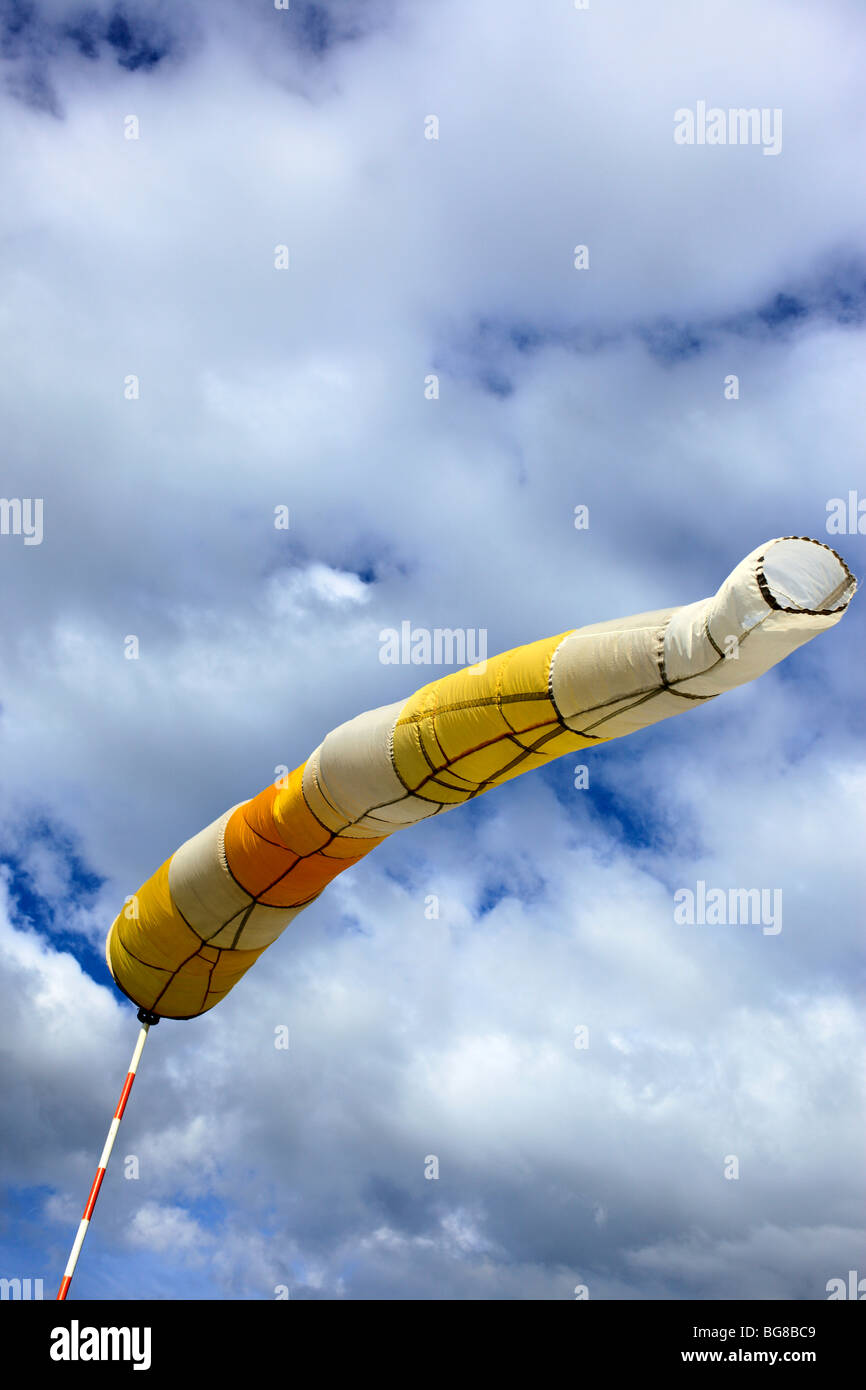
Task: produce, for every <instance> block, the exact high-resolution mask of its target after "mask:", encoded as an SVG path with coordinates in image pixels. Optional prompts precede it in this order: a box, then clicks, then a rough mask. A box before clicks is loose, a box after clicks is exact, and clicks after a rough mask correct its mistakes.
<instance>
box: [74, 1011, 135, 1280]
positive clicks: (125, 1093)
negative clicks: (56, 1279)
mask: <svg viewBox="0 0 866 1390" xmlns="http://www.w3.org/2000/svg"><path fill="white" fill-rule="evenodd" d="M138 1021H139V1023H140V1024H141V1032H140V1033H139V1035H138V1042H137V1043H136V1044H135V1051H134V1052H133V1054H132V1060H131V1062H130V1064H129V1071H128V1072H127V1073H126V1080H125V1081H124V1083H123V1090H122V1091H121V1093H120V1100H119V1101H118V1102H117V1109H116V1110H115V1112H114V1119H113V1120H112V1121H111V1127H110V1128H109V1131H108V1138H107V1139H106V1141H105V1147H104V1149H103V1150H102V1157H101V1158H100V1160H99V1167H98V1168H97V1170H96V1177H95V1178H94V1179H93V1182H92V1184H91V1187H90V1193H89V1195H88V1198H87V1203H86V1205H85V1208H84V1215H83V1216H82V1218H81V1224H80V1226H79V1227H78V1234H77V1235H76V1237H75V1242H74V1244H73V1246H72V1250H71V1251H70V1254H69V1259H68V1260H67V1262H66V1272H65V1274H64V1275H63V1278H62V1280H61V1282H60V1288H59V1289H58V1290H57V1299H58V1301H62V1300H64V1299H65V1298H66V1295H67V1294H68V1292H69V1285H70V1284H71V1283H72V1276H73V1274H74V1273H75V1266H76V1265H77V1263H78V1256H79V1255H80V1254H81V1247H82V1245H83V1244H84V1237H85V1236H86V1235H87V1230H88V1227H89V1226H90V1218H91V1217H92V1215H93V1208H94V1207H95V1206H96V1199H97V1197H98V1196H99V1189H100V1188H101V1186H102V1179H103V1178H104V1177H105V1170H106V1168H107V1167H108V1160H109V1159H110V1158H111V1150H112V1149H113V1148H114V1141H115V1139H116V1138H117V1131H118V1130H119V1129H120V1122H121V1120H122V1119H123V1112H124V1110H125V1109H126V1102H127V1100H128V1099H129V1093H130V1091H131V1090H132V1083H133V1081H134V1080H135V1072H136V1068H137V1067H138V1064H139V1062H140V1061H141V1054H142V1052H143V1050H144V1044H145V1043H146V1041H147V1034H148V1031H149V1030H150V1025H151V1024H152V1023H159V1015H158V1014H149V1013H147V1012H146V1011H145V1010H144V1009H139V1011H138Z"/></svg>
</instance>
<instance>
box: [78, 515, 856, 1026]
mask: <svg viewBox="0 0 866 1390" xmlns="http://www.w3.org/2000/svg"><path fill="white" fill-rule="evenodd" d="M856 587H857V585H856V581H855V579H854V577H853V576H852V574H851V572H850V570H849V569H848V566H847V565H846V564H845V562H844V560H842V558H841V556H839V555H837V554H836V552H835V550H831V549H830V547H829V546H827V545H824V544H822V543H821V542H820V541H813V540H809V539H808V538H806V537H798V536H786V537H782V538H780V539H778V540H772V541H768V542H767V543H766V544H765V545H762V546H759V547H758V549H757V550H753V551H752V553H751V554H750V555H747V556H746V558H745V560H743V561H742V562H741V564H739V565H738V566H737V567H736V569H735V570H734V571H733V573H732V574H731V575H730V577H729V578H728V579H726V580H725V582H724V583H723V584H722V586H721V588H720V589H719V591H718V593H717V594H715V595H714V597H712V598H707V599H701V600H700V601H699V602H697V603H691V604H687V605H686V606H684V607H677V608H665V609H660V610H658V611H656V612H652V613H639V614H637V615H636V616H634V617H630V618H619V619H615V620H613V621H611V622H602V623H594V624H592V625H590V626H589V627H582V628H578V629H576V630H575V631H570V632H565V633H560V634H559V635H558V636H556V637H546V638H543V639H542V640H541V641H538V642H531V643H529V644H528V645H527V646H522V647H515V648H514V649H513V650H512V651H508V652H504V653H503V654H502V655H501V656H497V657H493V658H490V659H489V660H486V661H484V662H481V663H479V664H477V665H475V666H470V667H465V668H463V669H462V670H459V671H456V672H453V673H452V674H450V675H447V676H443V677H442V678H441V679H439V680H435V681H432V682H431V683H430V684H429V685H425V686H423V687H422V688H421V689H420V690H418V691H417V692H416V693H415V694H414V695H411V696H410V697H409V699H408V700H398V701H396V703H394V704H391V705H385V706H383V707H382V708H381V709H375V710H370V711H368V712H367V713H366V714H359V715H358V716H357V718H355V719H351V720H349V722H348V723H346V724H341V725H340V726H339V727H338V728H336V729H334V730H333V731H332V732H331V733H329V734H328V735H327V737H326V738H325V739H324V741H323V742H322V743H321V744H320V745H319V747H318V748H317V749H316V750H315V752H314V753H312V754H311V755H310V757H309V758H308V759H307V761H306V762H305V763H303V764H302V765H301V766H300V767H299V768H296V770H295V771H294V772H293V773H292V774H291V775H290V776H289V777H287V778H286V779H285V781H284V783H277V784H276V785H273V786H269V787H266V788H265V790H264V791H262V792H260V793H259V794H258V796H254V797H253V798H252V800H250V801H244V802H242V803H240V804H239V805H237V806H234V807H232V809H231V810H229V811H226V812H225V814H224V815H222V816H220V817H219V819H218V820H215V821H213V822H212V824H211V825H209V826H207V828H206V829H204V830H201V831H200V832H199V833H198V834H197V835H194V836H193V837H192V839H191V840H187V841H186V842H185V844H183V845H181V847H180V849H178V850H176V851H175V853H174V854H173V855H172V856H171V858H170V859H168V860H167V861H166V862H165V863H164V864H163V865H162V867H161V868H160V869H158V870H157V872H156V873H155V874H154V875H153V877H152V878H150V879H148V881H147V883H145V884H144V886H143V887H142V888H141V889H139V891H138V893H137V894H136V895H134V897H133V898H132V900H131V901H128V902H127V905H126V907H125V908H124V910H123V911H122V912H121V913H120V915H119V916H118V917H117V918H116V920H115V921H114V922H113V923H112V926H111V928H110V930H109V932H108V937H107V939H106V959H107V962H108V968H109V970H110V971H111V974H112V976H113V978H114V980H115V982H116V983H117V985H118V986H119V987H120V989H121V990H122V991H123V992H124V994H126V995H128V996H129V998H130V999H132V1000H133V1002H134V1003H136V1004H138V1005H139V1006H140V1007H141V1008H143V1009H145V1010H146V1011H147V1012H149V1013H151V1014H154V1015H157V1016H159V1017H164V1018H195V1017H196V1016H197V1015H199V1014H202V1013H205V1012H206V1011H207V1010H208V1009H212V1008H213V1006H214V1005H215V1004H217V1003H219V1001H220V1000H221V999H222V998H224V996H225V995H226V994H227V993H228V991H229V990H230V989H231V988H232V987H233V986H234V985H236V984H237V982H238V980H239V979H240V978H241V976H242V975H243V974H245V972H246V971H247V970H249V968H250V966H251V965H252V964H253V962H254V961H256V960H257V959H258V958H259V956H260V955H261V954H262V952H263V951H264V950H266V948H267V947H268V946H270V945H271V943H272V942H273V941H275V940H276V938H277V937H278V936H279V935H280V933H281V932H282V931H283V930H284V929H285V928H286V926H287V925H288V924H289V922H291V921H292V919H293V918H294V917H296V916H297V914H298V913H299V912H301V911H302V910H303V909H304V908H305V907H308V906H309V904H310V903H311V902H313V901H314V900H315V899H316V898H317V897H318V896H319V894H320V893H321V892H322V890H323V888H324V887H325V886H326V885H327V884H328V883H330V881H331V879H332V878H334V877H335V876H336V875H337V874H339V873H342V872H343V870H344V869H348V868H350V867H351V866H352V865H353V864H357V862H358V860H359V859H362V858H363V857H364V855H365V854H369V852H370V850H371V849H375V847H376V845H379V844H381V843H382V840H383V839H385V837H386V836H388V835H391V834H393V832H394V831H395V830H399V829H401V828H402V827H404V826H407V825H414V824H415V823H416V822H417V821H422V820H428V819H429V818H430V817H431V816H435V815H438V814H439V812H440V811H447V810H448V809H449V808H450V807H453V806H460V805H462V804H463V802H465V801H469V800H471V799H472V798H473V797H476V796H480V794H481V793H482V792H486V791H489V790H490V789H491V788H492V787H498V786H499V785H500V784H501V783H503V782H508V781H510V780H511V778H513V777H517V776H519V775H520V774H521V773H524V772H529V771H531V770H532V768H537V767H543V766H544V765H545V764H546V763H549V762H551V761H552V760H553V759H554V758H559V757H562V756H563V754H566V753H574V752H575V751H577V750H578V749H582V748H590V747H595V746H596V745H598V744H600V743H606V742H608V741H609V740H610V739H613V738H621V737H622V736H623V735H624V734H632V733H635V732H636V731H637V730H638V729H644V728H646V727H647V725H649V724H655V723H657V722H658V721H659V720H661V719H667V718H668V716H669V715H672V714H680V713H681V712H683V711H684V710H688V709H693V708H694V707H695V706H696V705H701V704H704V703H705V702H706V701H707V700H713V699H715V698H716V696H717V695H721V694H722V693H723V691H725V690H731V689H733V688H734V687H735V686H738V685H744V684H745V683H746V681H751V680H754V679H755V678H756V677H757V676H760V675H761V674H762V673H763V672H764V671H767V670H769V668H770V667H771V666H775V665H776V663H777V662H779V661H782V660H783V658H784V657H786V656H789V655H790V653H791V652H793V651H795V650H796V648H797V647H800V646H802V645H803V643H804V642H808V641H809V640H810V639H811V638H813V637H816V636H817V635H818V633H819V632H823V631H824V630H825V629H826V628H828V627H833V626H834V625H835V624H836V623H838V621H839V619H840V618H841V617H842V614H843V613H844V611H845V609H846V608H847V606H848V603H849V601H850V599H851V597H852V595H853V593H854V590H855V589H856Z"/></svg>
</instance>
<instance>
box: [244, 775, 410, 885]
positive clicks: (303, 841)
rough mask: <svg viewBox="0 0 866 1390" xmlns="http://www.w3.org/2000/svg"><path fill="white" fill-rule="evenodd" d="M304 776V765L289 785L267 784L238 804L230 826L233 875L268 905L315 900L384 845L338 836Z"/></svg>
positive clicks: (292, 777)
mask: <svg viewBox="0 0 866 1390" xmlns="http://www.w3.org/2000/svg"><path fill="white" fill-rule="evenodd" d="M302 775H303V768H297V769H296V771H295V772H293V773H292V774H291V777H290V778H289V785H288V787H287V788H286V789H280V788H277V787H274V786H270V787H265V789H264V791H261V792H259V794H258V796H254V797H253V799H252V801H247V802H245V803H244V805H242V806H238V808H237V810H236V811H234V812H233V813H232V815H231V816H230V817H229V819H228V823H227V824H226V828H225V855H226V861H227V863H228V866H229V869H230V871H231V874H232V877H233V878H234V879H235V880H236V881H237V882H238V883H239V884H241V886H242V887H243V888H245V889H246V891H247V892H248V893H250V894H252V896H253V897H255V898H256V899H257V900H258V901H259V902H261V903H264V904H265V905H266V906H268V907H296V906H298V904H300V903H306V902H309V900H310V898H312V897H315V895H316V894H317V893H320V892H321V891H322V889H323V888H324V887H325V885H326V884H328V883H330V882H331V879H332V878H336V876H337V874H339V873H342V871H343V869H347V868H349V866H350V865H351V864H356V863H357V862H358V860H359V859H363V857H364V855H365V854H369V852H370V850H371V849H375V847H376V845H379V844H381V843H382V841H381V839H377V840H357V839H349V838H343V837H341V836H339V835H332V834H331V832H330V831H328V830H326V829H325V828H324V826H322V825H320V824H319V822H318V821H317V820H316V818H315V816H314V815H313V813H312V811H310V810H309V808H308V806H307V804H306V802H305V801H304V799H303V793H302V791H301V777H302ZM383 838H384V837H383Z"/></svg>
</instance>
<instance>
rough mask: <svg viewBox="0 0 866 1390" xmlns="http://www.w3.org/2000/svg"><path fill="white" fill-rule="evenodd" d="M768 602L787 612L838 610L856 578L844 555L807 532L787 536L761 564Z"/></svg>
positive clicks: (762, 579) (852, 589)
mask: <svg viewBox="0 0 866 1390" xmlns="http://www.w3.org/2000/svg"><path fill="white" fill-rule="evenodd" d="M758 583H759V584H760V586H761V592H762V593H763V595H764V597H765V599H766V600H767V602H768V603H769V604H770V605H771V607H773V608H778V609H781V610H782V612H785V613H811V614H814V615H816V616H817V615H818V614H822V613H838V612H839V611H840V610H841V609H843V608H846V607H847V606H848V603H849V601H850V599H851V595H852V594H853V593H854V590H855V589H856V587H857V581H856V580H855V578H854V576H853V574H852V573H851V571H850V570H849V568H848V566H847V565H846V564H845V561H844V560H843V559H842V557H841V555H837V554H836V551H835V550H832V549H831V548H830V546H829V545H824V544H823V543H822V542H821V541H813V540H811V539H809V538H807V537H805V536H785V537H784V538H783V539H782V540H778V541H774V542H773V544H772V546H771V547H768V549H767V551H766V553H765V555H764V557H763V559H762V561H761V562H760V564H759V566H758Z"/></svg>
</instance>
